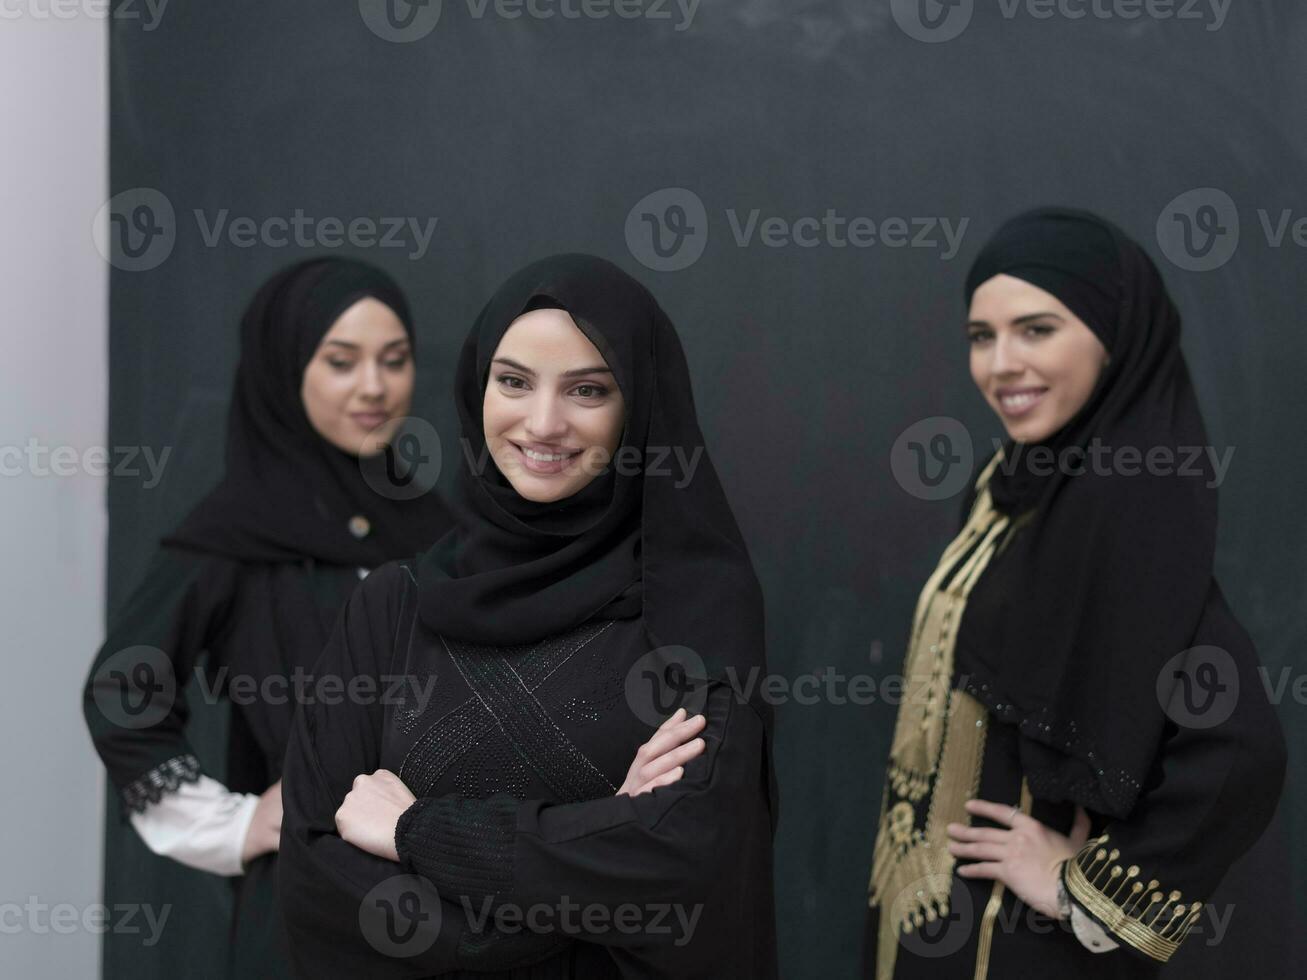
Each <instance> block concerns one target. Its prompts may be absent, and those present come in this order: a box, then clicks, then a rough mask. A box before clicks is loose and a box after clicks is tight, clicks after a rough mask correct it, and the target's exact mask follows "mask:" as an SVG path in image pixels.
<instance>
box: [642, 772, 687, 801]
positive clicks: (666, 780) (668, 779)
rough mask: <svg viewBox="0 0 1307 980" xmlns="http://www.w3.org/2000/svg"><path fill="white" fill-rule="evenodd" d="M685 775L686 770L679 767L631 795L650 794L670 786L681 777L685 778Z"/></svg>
mask: <svg viewBox="0 0 1307 980" xmlns="http://www.w3.org/2000/svg"><path fill="white" fill-rule="evenodd" d="M684 774H685V769H683V768H682V767H681V766H677V767H676V768H675V769H673V770H671V771H670V772H665V773H663V774H662V775H661V776H659V777H658V778H657V779H651V780H649V782H647V783H645V784H644V785H643V786H641V787H640V788H639V789H637V790H636V791H635V792H634V793H632V794H631V795H632V796H639V795H640V794H641V793H648V792H649V791H650V790H652V789H657V788H658V787H659V786H670V785H671V784H672V783H674V782H676V781H677V780H678V779H680V778H681V776H683V775H684Z"/></svg>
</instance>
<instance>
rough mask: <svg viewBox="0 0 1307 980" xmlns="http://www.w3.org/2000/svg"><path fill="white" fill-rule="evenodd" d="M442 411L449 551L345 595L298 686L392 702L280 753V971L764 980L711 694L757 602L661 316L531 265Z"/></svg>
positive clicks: (650, 304)
mask: <svg viewBox="0 0 1307 980" xmlns="http://www.w3.org/2000/svg"><path fill="white" fill-rule="evenodd" d="M456 391H457V397H458V407H459V413H460V418H461V420H462V429H463V440H464V446H463V450H464V452H463V456H464V464H465V465H464V467H463V469H462V471H461V479H462V482H461V496H460V503H461V507H460V514H459V524H458V526H457V528H456V530H455V531H454V532H453V533H451V534H450V535H448V536H447V537H446V538H444V539H442V540H441V541H440V542H439V543H438V544H437V545H436V546H435V547H434V548H432V549H431V550H430V551H428V552H427V553H426V554H424V555H422V556H421V557H420V558H418V559H417V560H416V561H415V562H405V563H394V564H391V565H387V566H386V567H385V568H383V569H380V570H378V571H377V572H376V573H375V574H374V575H373V576H372V577H371V578H370V579H369V580H368V581H367V582H366V583H364V585H363V586H362V587H361V588H360V590H359V591H358V592H357V593H356V594H355V596H354V598H353V599H351V601H350V602H349V604H348V605H347V607H346V612H345V615H344V617H343V619H342V620H341V621H340V623H339V624H338V626H337V629H336V631H335V633H334V634H333V636H332V638H331V640H330V642H329V643H328V646H327V649H326V651H325V652H324V654H323V658H322V660H321V661H320V662H319V664H318V668H317V669H318V671H319V672H329V673H339V674H341V675H344V676H358V677H361V678H364V679H378V681H379V680H380V679H381V678H383V677H386V676H389V677H392V678H402V679H404V680H405V681H406V682H407V683H405V684H404V685H403V689H404V690H405V691H406V696H405V698H403V699H402V700H401V701H400V703H397V704H392V705H386V706H380V705H375V704H369V705H362V706H360V705H354V704H342V705H338V706H330V707H329V706H317V705H311V706H306V708H305V710H304V711H302V712H301V713H300V715H299V720H298V723H297V726H296V731H295V733H294V734H293V736H292V738H291V744H290V747H289V749H288V751H287V758H286V770H285V771H286V777H285V778H286V783H285V785H286V816H285V823H284V828H283V835H282V864H281V871H280V875H281V887H282V894H283V896H284V897H285V903H284V908H285V911H286V915H287V920H288V925H289V929H290V935H291V944H292V949H293V960H294V963H295V966H296V969H297V972H298V974H299V975H301V976H304V977H315V978H317V977H335V976H340V977H344V976H368V977H374V978H378V977H427V976H447V977H462V976H469V977H470V976H473V975H476V976H485V975H487V972H490V973H492V974H493V975H494V976H500V977H513V978H525V977H532V978H546V977H548V978H585V980H602V978H604V977H618V976H622V977H652V976H659V977H682V978H688V977H698V976H703V977H709V976H711V977H749V978H757V977H774V976H775V975H776V959H775V933H774V924H773V902H772V884H771V835H772V831H773V825H774V819H775V808H776V802H775V793H774V789H773V786H772V779H771V764H770V754H769V750H768V743H769V733H770V715H769V713H768V711H767V710H766V706H765V705H763V704H761V703H759V702H757V701H752V702H751V701H748V700H744V699H739V698H736V697H735V696H734V695H733V693H732V689H731V687H730V686H729V684H728V683H727V678H728V676H729V674H728V672H729V671H731V670H739V671H747V670H749V669H751V668H761V667H762V666H763V664H764V653H763V608H762V597H761V593H760V590H759V587H758V583H757V580H756V577H755V575H754V572H753V568H752V565H751V563H750V561H749V557H748V553H747V551H746V548H745V545H744V542H743V540H742V539H741V536H740V533H739V530H738V528H737V526H736V523H735V520H734V518H733V516H732V514H731V510H730V507H729V506H728V504H727V502H726V497H725V494H724V493H723V490H722V487H721V484H720V482H719V481H718V478H717V475H716V472H715V470H714V469H713V466H712V463H711V461H710V460H709V458H708V456H707V453H706V452H705V451H704V443H703V436H702V433H701V432H700V430H699V425H698V421H697V419H696V416H695V410H694V402H693V398H692V396H691V391H690V379H689V371H688V368H687V366H686V362H685V356H684V354H683V352H682V350H681V345H680V342H679V340H678V338H677V335H676V332H675V330H674V328H673V327H672V324H671V323H670V321H669V320H668V319H667V316H666V314H664V312H663V311H662V310H661V309H660V308H659V306H658V304H657V303H656V302H655V300H654V298H653V297H652V296H651V295H650V294H649V292H648V291H647V290H645V289H644V287H643V286H641V285H640V284H639V283H637V282H636V281H635V280H633V279H632V278H630V277H629V276H627V275H626V274H625V273H623V272H622V271H621V270H620V269H618V268H617V267H616V266H614V265H612V264H611V263H609V262H606V261H604V260H602V259H598V258H594V257H591V256H585V255H559V256H554V257H552V258H548V259H544V260H542V261H539V262H536V263H534V264H532V265H530V266H528V267H526V268H525V269H523V270H522V271H520V272H518V273H517V274H516V275H514V276H513V277H512V278H510V279H509V280H508V281H507V282H506V283H505V284H504V285H503V286H502V287H501V288H500V289H499V290H498V292H496V293H495V295H494V296H493V297H492V299H491V300H490V302H489V303H488V304H487V305H486V306H485V308H484V309H483V310H482V312H481V314H480V316H479V318H478V319H477V322H476V324H475V326H474V327H473V329H472V332H471V334H470V335H469V337H468V340H467V343H466V344H465V345H464V348H463V353H462V356H461V358H460V361H459V365H458V375H457V379H456ZM667 686H671V687H674V688H675V689H676V691H674V692H673V693H678V694H680V695H681V696H682V698H683V699H684V701H685V702H686V703H685V704H683V707H686V708H687V709H688V710H687V712H686V714H688V716H689V717H687V718H685V719H684V720H682V717H683V716H682V714H681V713H680V712H679V711H678V713H676V714H673V715H672V716H671V717H670V718H666V720H663V719H664V717H665V716H666V715H667V714H668V713H669V712H670V711H671V709H672V707H674V704H673V703H671V702H668V701H663V700H662V698H663V697H664V696H665V695H666V694H667V693H668V692H667V689H666V688H667ZM424 693H425V696H426V698H427V700H426V701H425V703H424V702H423V700H422V697H423V695H424ZM699 709H702V712H703V717H704V718H705V719H706V722H705V721H703V720H700V719H699V718H698V717H697V716H696V715H695V712H696V711H698V710H699ZM660 722H661V724H660ZM700 727H702V729H703V737H702V738H701V739H695V738H693V736H694V735H695V734H696V733H697V732H698V731H699V729H700ZM642 743H645V744H644V745H643V747H641V746H642ZM637 749H639V751H637ZM633 757H634V760H635V761H634V762H632V758H633ZM495 971H498V972H495Z"/></svg>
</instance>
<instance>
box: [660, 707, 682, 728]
mask: <svg viewBox="0 0 1307 980" xmlns="http://www.w3.org/2000/svg"><path fill="white" fill-rule="evenodd" d="M683 718H685V709H684V708H677V709H676V710H675V711H673V712H672V713H671V714H670V715H668V716H667V720H666V721H664V722H663V723H662V724H661V725H659V726H658V730H659V731H660V732H662V731H666V730H668V729H669V728H673V727H675V726H676V725H679V724H680V723H681V720H682V719H683Z"/></svg>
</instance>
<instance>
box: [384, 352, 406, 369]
mask: <svg viewBox="0 0 1307 980" xmlns="http://www.w3.org/2000/svg"><path fill="white" fill-rule="evenodd" d="M383 363H384V364H385V365H386V367H388V368H390V369H391V370H392V371H398V370H399V369H400V368H402V367H404V366H405V365H406V364H408V357H407V356H405V357H396V358H394V359H392V360H389V361H384V362H383Z"/></svg>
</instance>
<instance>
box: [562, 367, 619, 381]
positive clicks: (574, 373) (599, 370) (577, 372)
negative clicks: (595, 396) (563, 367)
mask: <svg viewBox="0 0 1307 980" xmlns="http://www.w3.org/2000/svg"><path fill="white" fill-rule="evenodd" d="M612 373H613V369H612V368H610V367H609V366H608V365H607V364H601V365H600V366H599V367H585V368H573V369H572V370H571V371H564V372H563V377H565V378H577V377H580V376H581V375H583V374H612Z"/></svg>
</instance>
